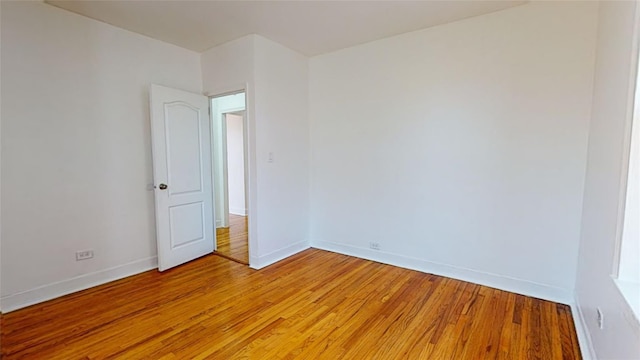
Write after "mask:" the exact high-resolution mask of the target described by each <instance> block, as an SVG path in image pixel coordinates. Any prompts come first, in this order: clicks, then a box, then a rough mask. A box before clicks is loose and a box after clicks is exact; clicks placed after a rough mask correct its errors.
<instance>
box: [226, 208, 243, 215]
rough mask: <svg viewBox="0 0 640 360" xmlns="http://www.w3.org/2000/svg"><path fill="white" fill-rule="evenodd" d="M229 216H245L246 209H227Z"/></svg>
mask: <svg viewBox="0 0 640 360" xmlns="http://www.w3.org/2000/svg"><path fill="white" fill-rule="evenodd" d="M229 214H231V215H239V216H247V209H239V208H229Z"/></svg>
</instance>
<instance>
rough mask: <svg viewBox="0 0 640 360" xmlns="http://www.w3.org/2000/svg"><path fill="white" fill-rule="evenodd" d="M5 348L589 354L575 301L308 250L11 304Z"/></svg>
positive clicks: (117, 352)
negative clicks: (264, 262)
mask: <svg viewBox="0 0 640 360" xmlns="http://www.w3.org/2000/svg"><path fill="white" fill-rule="evenodd" d="M1 334H2V355H3V358H4V359H17V358H37V359H79V358H128V359H141V358H149V359H192V358H196V359H204V358H211V359H294V358H296V359H319V358H323V359H373V358H377V359H495V358H499V359H525V358H526V359H579V358H580V353H579V348H578V343H577V339H576V333H575V330H574V327H573V321H572V318H571V311H570V309H569V307H568V306H566V305H561V304H556V303H552V302H549V301H543V300H539V299H534V298H531V297H526V296H521V295H516V294H513V293H509V292H505V291H500V290H496V289H492V288H488V287H484V286H480V285H475V284H471V283H466V282H462V281H458V280H453V279H448V278H444V277H440V276H435V275H431V274H425V273H421V272H417V271H412V270H407V269H402V268H398V267H393V266H389V265H384V264H380V263H376V262H372V261H368V260H363V259H358V258H354V257H349V256H344V255H340V254H335V253H331V252H326V251H321V250H315V249H309V250H306V251H304V252H301V253H299V254H297V255H294V256H293V257H290V258H288V259H286V260H283V261H281V262H279V263H277V264H274V265H272V266H270V267H267V268H264V269H262V270H253V269H250V268H249V267H247V266H244V265H241V264H238V263H236V262H232V261H229V260H227V259H224V258H222V257H219V256H215V255H210V256H205V257H203V258H200V259H198V260H196V261H193V262H190V263H188V264H185V265H182V266H180V267H177V268H175V269H172V270H168V271H166V272H163V273H159V272H157V271H148V272H145V273H142V274H139V275H136V276H132V277H129V278H126V279H123V280H119V281H115V282H112V283H109V284H105V285H102V286H99V287H96V288H93V289H89V290H86V291H83V292H79V293H76V294H72V295H69V296H65V297H63V298H59V299H56V300H52V301H49V302H46V303H43V304H39V305H35V306H32V307H29V308H26V309H22V310H18V311H15V312H11V313H9V314H6V315H4V317H3V324H2V332H1Z"/></svg>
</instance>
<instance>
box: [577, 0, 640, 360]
mask: <svg viewBox="0 0 640 360" xmlns="http://www.w3.org/2000/svg"><path fill="white" fill-rule="evenodd" d="M635 14H636V4H635V3H634V2H631V1H619V2H609V1H604V2H602V3H601V4H600V14H599V18H598V23H599V30H598V48H597V66H596V69H595V87H594V95H593V110H592V117H591V128H590V136H589V156H588V162H587V172H586V181H585V191H584V209H583V216H582V235H581V241H580V253H579V259H578V271H577V280H576V300H577V302H578V304H579V309H580V314H581V316H582V319H580V318H579V319H580V320H581V321H580V322H581V323H583V324H584V325H585V327H586V329H587V332H588V334H589V335H588V336H589V337H590V339H591V344H592V346H593V348H592V349H591V348H589V350H590V351H591V350H595V355H597V358H598V359H637V358H639V357H640V351H639V349H640V326H639V325H638V322H637V320H634V319H633V316H632V315H631V312H630V309H629V308H628V306H627V304H626V303H625V301H624V299H623V298H622V296H621V295H620V293H619V291H618V289H617V288H616V285H615V284H614V282H613V279H612V276H611V275H612V273H613V272H614V269H615V267H616V263H615V259H616V251H617V241H616V237H617V231H618V228H617V227H618V224H619V210H620V208H621V200H622V199H623V197H622V196H621V194H622V192H621V190H622V189H621V184H623V183H624V182H623V181H621V180H622V176H624V175H623V173H624V171H623V169H624V167H625V165H624V158H625V156H624V153H625V151H626V149H625V144H626V143H627V142H626V141H625V138H626V137H627V136H628V134H627V128H628V123H629V120H630V116H629V115H630V112H629V110H630V105H631V101H632V97H631V94H632V90H633V85H634V81H633V80H634V67H635V63H634V61H633V59H634V58H635V56H636V55H637V54H636V52H637V48H635V46H634V42H636V41H637V40H636V39H635V36H636V35H635V32H636V29H635V28H634V20H635ZM596 307H599V308H600V309H601V310H602V312H603V314H604V328H603V329H599V328H598V325H597V320H596V319H597V317H596Z"/></svg>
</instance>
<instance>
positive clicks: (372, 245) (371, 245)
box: [369, 242, 380, 250]
mask: <svg viewBox="0 0 640 360" xmlns="http://www.w3.org/2000/svg"><path fill="white" fill-rule="evenodd" d="M369 248H371V249H373V250H380V243H377V242H370V243H369Z"/></svg>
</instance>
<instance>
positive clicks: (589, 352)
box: [571, 294, 596, 360]
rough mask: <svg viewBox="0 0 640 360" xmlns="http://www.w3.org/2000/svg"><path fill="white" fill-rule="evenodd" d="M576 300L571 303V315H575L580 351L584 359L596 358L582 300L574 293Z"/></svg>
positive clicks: (574, 321) (593, 359)
mask: <svg viewBox="0 0 640 360" xmlns="http://www.w3.org/2000/svg"><path fill="white" fill-rule="evenodd" d="M574 296H575V300H574V302H573V304H571V315H573V323H574V325H575V327H576V333H577V334H578V343H579V344H580V352H581V353H582V358H583V359H584V360H595V359H596V352H595V349H594V348H593V342H591V335H590V334H589V329H588V328H587V323H586V321H585V317H584V313H583V312H582V307H580V302H579V301H578V294H574Z"/></svg>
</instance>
